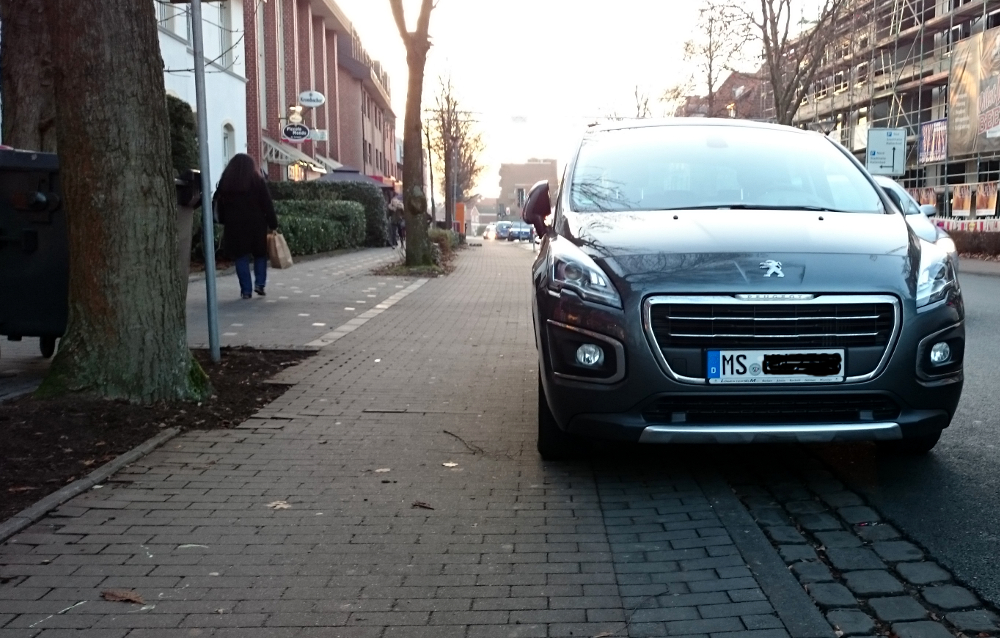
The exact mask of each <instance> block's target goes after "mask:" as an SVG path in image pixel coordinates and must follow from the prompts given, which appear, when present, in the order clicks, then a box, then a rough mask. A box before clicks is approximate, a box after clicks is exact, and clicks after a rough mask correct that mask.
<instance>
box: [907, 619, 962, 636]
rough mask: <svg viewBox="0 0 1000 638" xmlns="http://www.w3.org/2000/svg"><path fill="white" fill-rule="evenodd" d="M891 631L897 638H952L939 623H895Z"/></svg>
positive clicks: (927, 621)
mask: <svg viewBox="0 0 1000 638" xmlns="http://www.w3.org/2000/svg"><path fill="white" fill-rule="evenodd" d="M892 631H893V632H894V633H895V634H896V635H897V636H899V638H954V636H952V635H951V632H950V631H948V630H947V629H945V628H944V626H943V625H942V624H941V623H936V622H932V621H930V620H924V621H920V622H901V623H896V624H894V625H893V626H892Z"/></svg>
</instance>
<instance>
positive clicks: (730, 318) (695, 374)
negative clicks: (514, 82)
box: [523, 118, 965, 459]
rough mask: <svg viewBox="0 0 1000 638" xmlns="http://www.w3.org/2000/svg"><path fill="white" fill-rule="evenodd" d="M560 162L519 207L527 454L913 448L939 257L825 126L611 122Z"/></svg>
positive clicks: (949, 362)
mask: <svg viewBox="0 0 1000 638" xmlns="http://www.w3.org/2000/svg"><path fill="white" fill-rule="evenodd" d="M565 175H566V177H565V181H564V183H563V184H562V186H561V188H559V189H558V193H559V194H558V199H557V201H556V206H555V209H554V212H553V211H552V209H551V208H550V198H549V185H548V184H546V183H544V182H543V183H540V184H537V185H535V186H534V187H533V188H532V189H531V191H530V192H529V195H528V200H527V202H526V204H525V207H524V211H523V218H524V220H525V221H526V222H529V223H531V224H534V225H535V227H536V228H538V229H544V232H545V234H546V237H545V238H544V239H543V241H542V243H541V249H540V250H539V254H538V257H537V259H536V261H535V264H534V267H533V268H532V271H531V275H530V276H531V277H532V282H533V291H532V293H533V294H532V316H533V319H534V334H535V342H536V346H537V352H538V370H539V379H538V451H539V452H540V453H541V455H542V457H543V458H546V459H553V458H560V457H564V456H567V455H571V454H572V453H573V452H574V450H575V449H577V445H578V443H579V441H580V440H581V439H583V438H589V439H597V440H601V439H604V440H617V441H623V442H634V443H641V444H685V443H757V442H772V441H776V442H777V441H785V442H826V441H842V440H862V441H875V442H878V443H879V444H880V445H882V444H886V445H888V446H889V447H892V448H896V449H898V450H901V451H906V452H912V453H923V452H927V451H929V450H930V449H931V448H932V447H934V445H935V444H936V443H937V441H938V439H939V437H940V436H941V432H942V430H944V428H946V427H948V425H949V424H950V423H951V420H952V417H953V415H954V414H955V410H956V408H957V406H958V402H959V398H960V397H961V394H962V385H963V381H964V376H963V375H964V369H963V357H964V351H965V307H964V303H963V300H962V291H961V287H960V284H959V280H958V276H957V272H956V270H955V267H954V260H952V259H951V256H950V255H949V253H948V251H947V250H946V249H945V248H946V247H945V246H942V245H941V243H940V242H939V241H927V240H925V239H922V238H921V237H920V236H919V235H918V234H917V232H916V231H915V230H913V228H912V227H911V226H910V225H909V224H907V222H906V220H905V218H904V216H903V215H901V214H900V211H899V210H897V209H896V205H895V203H894V202H893V201H892V199H891V198H890V196H889V195H887V193H886V191H884V190H883V189H882V188H880V187H879V186H878V185H877V183H876V182H875V181H874V180H873V178H872V176H871V175H869V174H868V172H867V171H865V169H864V167H863V166H862V165H861V164H860V163H859V162H858V161H857V159H855V158H854V156H853V155H851V153H850V152H849V151H847V150H846V149H844V148H843V147H841V146H840V145H839V144H837V143H835V142H833V141H831V140H829V139H827V138H826V137H824V136H823V135H821V134H819V133H815V132H809V131H802V130H798V129H794V128H791V127H787V126H778V125H773V124H763V123H758V122H750V121H745V120H743V121H737V120H724V119H694V118H676V119H675V120H672V121H666V122H656V121H648V120H647V121H642V120H639V121H633V122H616V123H612V124H608V125H604V126H595V127H593V128H591V129H589V130H588V131H586V132H585V133H584V136H583V139H582V140H581V142H580V145H579V147H578V149H577V151H576V153H575V156H574V157H573V159H572V160H571V161H570V163H569V165H568V166H567V169H566V173H565ZM552 186H555V185H552ZM553 190H555V189H553ZM548 217H552V218H553V221H552V224H551V226H546V225H545V224H544V220H545V219H546V218H548Z"/></svg>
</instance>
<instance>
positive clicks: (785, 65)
mask: <svg viewBox="0 0 1000 638" xmlns="http://www.w3.org/2000/svg"><path fill="white" fill-rule="evenodd" d="M759 2H760V11H759V12H758V11H756V10H754V11H748V12H746V17H747V19H748V21H749V22H750V24H751V25H752V26H753V27H754V31H755V32H756V37H757V38H758V39H759V40H760V43H761V46H762V48H763V58H764V69H763V70H764V75H765V77H767V79H768V81H769V84H770V89H771V92H772V94H773V102H774V111H775V119H776V120H777V121H778V123H779V124H792V123H793V122H794V120H795V114H796V112H797V111H798V110H799V105H801V103H802V99H803V98H804V97H805V96H806V95H808V93H809V91H810V90H811V89H812V85H813V82H814V81H815V80H816V73H817V71H818V70H819V69H820V67H821V66H822V65H823V63H824V53H825V52H826V50H827V47H828V46H829V45H830V44H831V43H832V42H834V41H835V40H836V39H837V38H838V37H839V35H838V32H837V29H836V27H837V23H838V21H839V20H840V18H841V17H842V16H844V15H845V14H846V12H847V9H848V5H849V3H850V0H823V3H822V5H820V6H819V10H818V13H817V15H816V19H815V20H813V21H811V22H806V21H804V20H803V19H802V18H801V16H802V12H801V9H800V10H799V11H798V12H797V13H796V11H795V10H794V7H793V4H794V2H793V0H759ZM797 15H798V16H799V18H796V16H797Z"/></svg>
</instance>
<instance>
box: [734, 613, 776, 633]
mask: <svg viewBox="0 0 1000 638" xmlns="http://www.w3.org/2000/svg"><path fill="white" fill-rule="evenodd" d="M740 620H742V621H743V624H744V625H746V626H747V629H750V630H751V631H752V630H756V629H784V628H785V625H784V624H782V622H781V620H780V619H779V618H778V617H777V616H774V615H770V614H758V615H754V616H740Z"/></svg>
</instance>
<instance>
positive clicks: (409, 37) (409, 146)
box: [389, 0, 436, 266]
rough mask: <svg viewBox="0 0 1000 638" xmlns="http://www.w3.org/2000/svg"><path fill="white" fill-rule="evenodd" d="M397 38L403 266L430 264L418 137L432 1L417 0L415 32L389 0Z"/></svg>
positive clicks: (399, 5) (398, 2)
mask: <svg viewBox="0 0 1000 638" xmlns="http://www.w3.org/2000/svg"><path fill="white" fill-rule="evenodd" d="M389 6H390V7H391V8H392V17H393V19H395V21H396V28H397V29H398V30H399V37H400V38H402V40H403V46H405V47H406V67H407V70H408V72H409V78H408V81H407V85H406V114H405V116H404V118H403V211H404V214H405V215H406V218H407V219H406V265H408V266H423V265H426V264H430V263H431V251H430V246H428V244H427V193H425V192H424V171H423V149H422V147H423V144H422V139H421V137H422V136H421V117H420V115H421V111H420V99H421V97H422V93H423V90H424V67H425V66H426V65H427V52H428V51H430V48H431V40H430V37H429V35H428V33H429V29H430V22H431V11H433V10H434V7H435V6H436V3H435V2H434V1H433V0H421V3H420V14H419V15H418V16H417V25H416V30H415V31H409V30H408V28H407V26H406V13H405V12H404V10H403V0H389Z"/></svg>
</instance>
